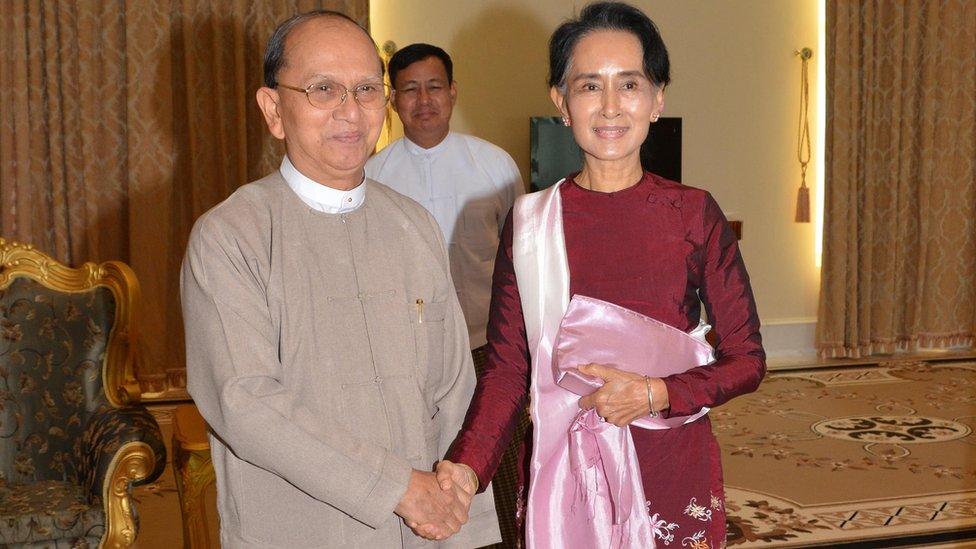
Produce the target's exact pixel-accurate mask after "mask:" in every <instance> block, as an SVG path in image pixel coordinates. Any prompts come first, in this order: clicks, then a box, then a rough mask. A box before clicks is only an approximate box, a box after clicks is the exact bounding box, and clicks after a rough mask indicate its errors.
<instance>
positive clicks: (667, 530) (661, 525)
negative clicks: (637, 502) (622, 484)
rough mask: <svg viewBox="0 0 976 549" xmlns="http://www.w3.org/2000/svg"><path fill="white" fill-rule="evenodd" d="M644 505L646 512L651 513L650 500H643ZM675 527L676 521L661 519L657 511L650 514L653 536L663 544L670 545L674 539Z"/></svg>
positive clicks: (676, 527)
mask: <svg viewBox="0 0 976 549" xmlns="http://www.w3.org/2000/svg"><path fill="white" fill-rule="evenodd" d="M644 506H645V507H646V508H647V514H648V515H651V502H649V501H645V502H644ZM676 529H678V524H677V523H674V522H668V521H666V520H664V519H662V518H661V515H659V514H658V513H654V514H653V515H651V531H652V532H654V537H655V538H656V539H659V540H661V541H662V542H663V543H664V545H671V542H672V541H674V530H676Z"/></svg>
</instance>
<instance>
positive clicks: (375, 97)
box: [278, 81, 390, 111]
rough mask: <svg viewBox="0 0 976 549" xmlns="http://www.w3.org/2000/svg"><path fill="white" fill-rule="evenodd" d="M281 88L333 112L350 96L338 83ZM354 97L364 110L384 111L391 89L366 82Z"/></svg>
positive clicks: (318, 107) (354, 90)
mask: <svg viewBox="0 0 976 549" xmlns="http://www.w3.org/2000/svg"><path fill="white" fill-rule="evenodd" d="M278 87H279V88H285V89H289V90H294V91H297V92H302V93H304V94H305V97H307V98H308V102H309V103H310V104H311V105H312V106H313V107H315V108H317V109H322V110H327V111H331V110H333V109H336V108H338V107H339V106H340V105H342V104H343V103H345V101H346V96H348V95H349V91H350V90H349V88H347V87H345V86H343V85H342V84H339V83H336V82H328V81H326V82H318V83H315V84H311V85H310V86H308V87H307V88H298V87H295V86H286V85H285V84H280V83H279V84H278ZM352 96H353V98H355V99H356V103H359V106H360V107H362V108H364V109H370V110H375V109H382V108H383V107H385V106H386V104H387V103H389V102H390V87H389V86H387V85H386V84H383V83H381V82H364V83H362V84H359V85H358V86H356V87H355V88H353V90H352Z"/></svg>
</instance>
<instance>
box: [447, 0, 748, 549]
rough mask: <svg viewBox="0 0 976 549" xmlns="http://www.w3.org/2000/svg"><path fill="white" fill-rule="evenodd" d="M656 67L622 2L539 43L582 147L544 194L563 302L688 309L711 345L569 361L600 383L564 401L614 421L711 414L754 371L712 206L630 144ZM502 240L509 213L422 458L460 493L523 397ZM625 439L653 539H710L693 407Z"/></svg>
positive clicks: (510, 275) (498, 445)
mask: <svg viewBox="0 0 976 549" xmlns="http://www.w3.org/2000/svg"><path fill="white" fill-rule="evenodd" d="M669 72H670V69H669V61H668V54H667V50H666V48H665V46H664V43H663V41H662V40H661V37H660V35H659V34H658V31H657V28H656V27H655V26H654V23H653V22H651V20H650V19H648V18H647V16H646V15H644V14H643V13H642V12H640V11H639V10H638V9H636V8H633V7H631V6H628V5H626V4H620V3H599V4H592V5H590V6H588V7H587V8H585V9H584V10H583V11H582V12H581V14H580V16H579V18H578V19H576V20H572V21H568V22H566V23H564V24H563V25H562V26H560V27H559V28H558V29H557V30H556V32H555V33H554V34H553V36H552V38H551V41H550V78H549V83H550V85H551V95H552V99H553V101H554V102H555V104H556V106H557V107H558V108H559V110H560V111H561V112H562V114H563V117H564V122H565V123H566V124H567V125H569V126H571V127H572V131H573V136H574V138H575V139H576V142H577V143H578V144H579V146H580V148H581V149H582V150H583V153H584V164H583V169H582V171H580V172H579V173H578V174H575V175H572V176H570V177H568V178H567V179H566V180H565V181H564V182H563V183H562V184H561V186H560V187H559V188H558V190H557V192H559V193H560V199H561V201H562V202H561V203H562V226H563V231H564V235H565V248H566V256H567V259H568V267H569V273H570V277H569V278H570V280H569V290H570V295H575V294H582V295H586V296H590V297H594V298H598V299H601V300H604V301H608V302H611V303H614V304H617V305H620V306H623V307H627V308H629V309H632V310H634V311H637V312H639V313H642V314H644V315H647V316H650V317H652V318H654V319H657V320H659V321H661V322H664V323H666V324H669V325H671V326H673V327H676V328H678V329H680V330H683V331H686V332H688V331H690V330H692V329H693V328H695V327H696V326H698V323H699V318H700V313H701V304H704V306H705V309H706V311H707V315H708V319H709V322H710V323H711V324H712V325H713V329H714V332H715V336H716V340H717V345H716V347H715V355H716V359H717V360H715V361H714V362H713V363H711V364H709V365H707V366H699V367H696V368H692V369H691V370H688V371H686V372H684V373H681V374H677V375H672V376H668V377H665V378H649V379H645V378H644V377H643V376H640V375H637V374H633V373H630V372H627V371H624V370H619V369H614V368H610V367H607V366H601V365H589V366H585V367H582V368H581V371H583V372H584V373H587V374H590V375H596V376H599V377H601V378H603V379H604V380H605V384H604V385H603V387H602V388H601V389H600V390H599V391H597V392H596V393H594V394H593V395H591V396H589V397H585V398H583V399H581V400H580V406H581V407H582V408H584V409H586V408H591V407H595V408H596V411H597V413H598V414H599V415H600V417H602V418H605V420H606V421H608V422H611V423H613V424H615V425H618V426H626V425H629V424H630V423H631V422H632V421H634V420H635V419H637V418H640V417H642V416H646V415H648V414H651V413H659V414H661V415H662V416H664V417H675V416H690V415H693V414H696V413H697V412H699V411H700V410H702V408H703V407H709V408H713V407H715V406H718V405H721V404H723V403H725V402H726V401H728V400H729V399H731V398H733V397H735V396H738V395H741V394H744V393H748V392H751V391H753V390H755V389H756V387H757V386H758V385H759V382H760V381H761V379H762V377H763V375H764V373H765V353H764V352H763V349H762V343H761V339H760V335H759V319H758V316H757V314H756V308H755V303H754V301H753V296H752V290H751V288H750V285H749V277H748V274H747V273H746V269H745V266H744V265H743V262H742V258H741V256H740V254H739V250H738V246H737V243H736V239H735V236H734V235H733V233H732V231H731V230H730V228H729V226H728V223H727V221H726V219H725V216H724V215H723V213H722V211H721V209H720V208H719V206H718V204H716V202H715V200H714V199H713V198H712V197H711V195H709V194H708V193H707V192H705V191H703V190H699V189H695V188H692V187H686V186H683V185H681V184H679V183H675V182H673V181H669V180H666V179H663V178H661V177H658V176H656V175H654V174H652V173H648V172H644V171H643V169H642V168H641V163H640V146H641V143H643V142H644V139H645V137H646V136H647V132H648V129H649V125H650V124H651V123H653V122H655V121H656V120H657V119H658V117H659V116H660V114H661V111H662V109H663V107H664V101H663V99H664V98H663V96H664V87H665V86H666V85H667V83H668V82H669V78H670V76H669ZM512 242H513V223H512V216H511V214H510V215H509V218H508V220H507V222H506V225H505V228H504V231H503V238H502V245H501V246H500V248H499V251H498V256H497V259H496V262H495V272H494V280H493V294H492V302H491V312H490V321H489V322H490V323H489V327H488V366H487V367H486V369H485V372H484V374H483V375H482V376H481V378H480V379H479V381H478V388H477V390H476V392H475V395H474V398H473V400H472V403H471V407H470V409H469V410H468V414H467V418H466V420H465V423H464V427H463V429H462V431H461V433H460V435H459V436H458V438H457V440H456V441H455V443H454V445H453V447H452V449H451V452H450V453H449V455H448V456H447V457H448V460H450V461H444V462H441V463H440V464H439V467H438V470H439V473H440V475H441V478H442V479H444V478H446V477H448V476H450V477H452V478H453V479H454V480H455V481H457V482H459V483H462V484H465V485H466V486H468V487H469V488H470V489H472V490H473V489H475V487H480V489H483V488H484V487H485V486H486V485H487V484H488V481H489V480H490V479H491V478H492V476H493V474H494V472H495V469H496V467H497V466H498V463H499V460H500V459H501V456H502V453H503V452H504V450H505V448H506V447H507V445H508V443H509V441H510V439H511V437H512V433H513V430H514V427H515V422H516V419H517V417H518V411H519V410H520V409H521V408H522V407H524V406H525V405H526V402H527V395H528V393H529V382H530V371H529V370H530V364H531V359H530V348H529V344H528V342H527V340H526V328H525V326H526V324H525V319H524V318H523V313H522V302H521V300H520V294H519V281H518V280H517V278H516V275H515V269H514V267H513V245H512ZM648 392H650V393H651V394H650V395H649V394H648ZM651 402H653V409H650V405H649V403H651ZM631 433H632V436H633V442H634V446H635V448H636V451H637V456H638V462H639V468H640V473H641V482H642V484H643V487H644V493H645V495H646V497H647V500H648V502H647V508H648V513H649V514H650V515H651V517H652V520H651V522H652V524H653V526H654V537H655V538H656V543H657V545H658V546H659V547H667V546H672V547H694V548H696V549H700V548H705V547H721V546H724V543H725V512H724V493H723V487H722V467H721V462H720V452H719V447H718V444H717V442H716V440H715V437H714V435H713V434H712V430H711V423H710V421H709V419H708V416H707V415H705V416H703V417H701V418H700V419H698V420H696V421H692V422H690V423H687V424H685V425H682V426H680V427H677V428H673V429H665V430H647V429H639V428H631ZM527 438H530V437H527ZM529 451H530V450H529ZM519 518H520V519H521V518H523V517H521V516H520V517H519Z"/></svg>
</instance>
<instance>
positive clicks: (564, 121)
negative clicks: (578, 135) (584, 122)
mask: <svg viewBox="0 0 976 549" xmlns="http://www.w3.org/2000/svg"><path fill="white" fill-rule="evenodd" d="M563 126H569V118H567V117H565V116H564V117H563Z"/></svg>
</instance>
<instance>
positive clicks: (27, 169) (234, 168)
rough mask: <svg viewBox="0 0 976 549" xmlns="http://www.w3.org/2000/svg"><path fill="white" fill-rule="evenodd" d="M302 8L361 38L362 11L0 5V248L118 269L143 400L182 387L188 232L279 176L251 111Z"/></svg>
mask: <svg viewBox="0 0 976 549" xmlns="http://www.w3.org/2000/svg"><path fill="white" fill-rule="evenodd" d="M317 8H329V9H335V10H338V11H341V12H343V13H345V14H347V15H349V16H350V17H352V18H353V19H354V20H356V21H358V22H360V23H361V24H363V25H364V26H365V25H366V24H367V23H368V17H369V2H368V0H331V1H329V0H225V1H221V2H211V1H207V0H115V1H103V0H79V1H77V2H62V1H58V0H19V1H16V2H14V1H11V2H0V49H2V51H0V236H3V237H5V238H9V239H13V240H18V241H21V242H26V243H30V244H32V245H34V246H35V247H36V248H38V249H41V250H43V251H45V252H47V253H50V254H51V255H52V256H54V257H55V258H57V259H58V260H60V261H63V262H65V263H69V264H79V263H81V262H84V261H105V260H109V259H121V260H123V261H126V262H127V263H129V264H130V265H131V266H132V267H133V269H134V270H135V271H136V274H137V275H138V276H139V279H140V282H141V284H142V294H143V300H142V308H141V311H140V315H139V317H140V322H139V329H140V341H141V351H142V352H141V360H140V364H139V369H138V376H139V379H140V382H141V383H142V384H143V388H144V391H146V392H147V393H165V392H166V391H169V392H171V393H172V392H173V390H175V389H179V388H180V387H182V386H183V385H184V384H185V366H184V359H183V325H182V320H181V316H180V303H179V267H180V262H181V260H182V256H183V251H184V247H185V245H186V240H187V238H188V236H189V232H190V229H191V227H192V225H193V221H194V220H195V219H196V218H197V217H198V216H199V215H200V214H202V213H203V212H205V211H206V210H207V209H209V208H210V207H212V206H213V205H215V204H216V203H218V202H220V201H221V200H223V199H224V198H226V197H227V196H228V195H229V194H230V193H232V192H233V191H234V190H235V189H236V188H237V187H239V186H240V185H242V184H244V183H247V182H248V181H251V180H254V179H257V178H259V177H261V176H263V175H265V174H267V173H268V172H270V171H271V170H273V169H276V168H277V165H278V162H279V161H280V157H281V154H282V151H283V148H282V147H281V144H280V143H278V142H277V140H275V139H274V138H272V137H271V136H270V135H269V134H268V132H267V130H266V128H265V126H264V120H263V118H262V117H261V114H260V112H259V111H258V108H257V105H256V104H255V100H254V94H255V92H256V91H257V89H258V88H259V87H260V86H261V84H262V82H263V73H262V62H263V54H264V46H265V43H266V42H267V39H268V37H269V36H270V35H271V32H272V31H273V30H274V27H275V26H276V25H277V24H278V23H279V22H280V21H281V20H283V19H285V18H287V17H289V16H291V15H294V14H296V13H299V12H303V11H308V10H311V9H317ZM177 392H178V391H177Z"/></svg>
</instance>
